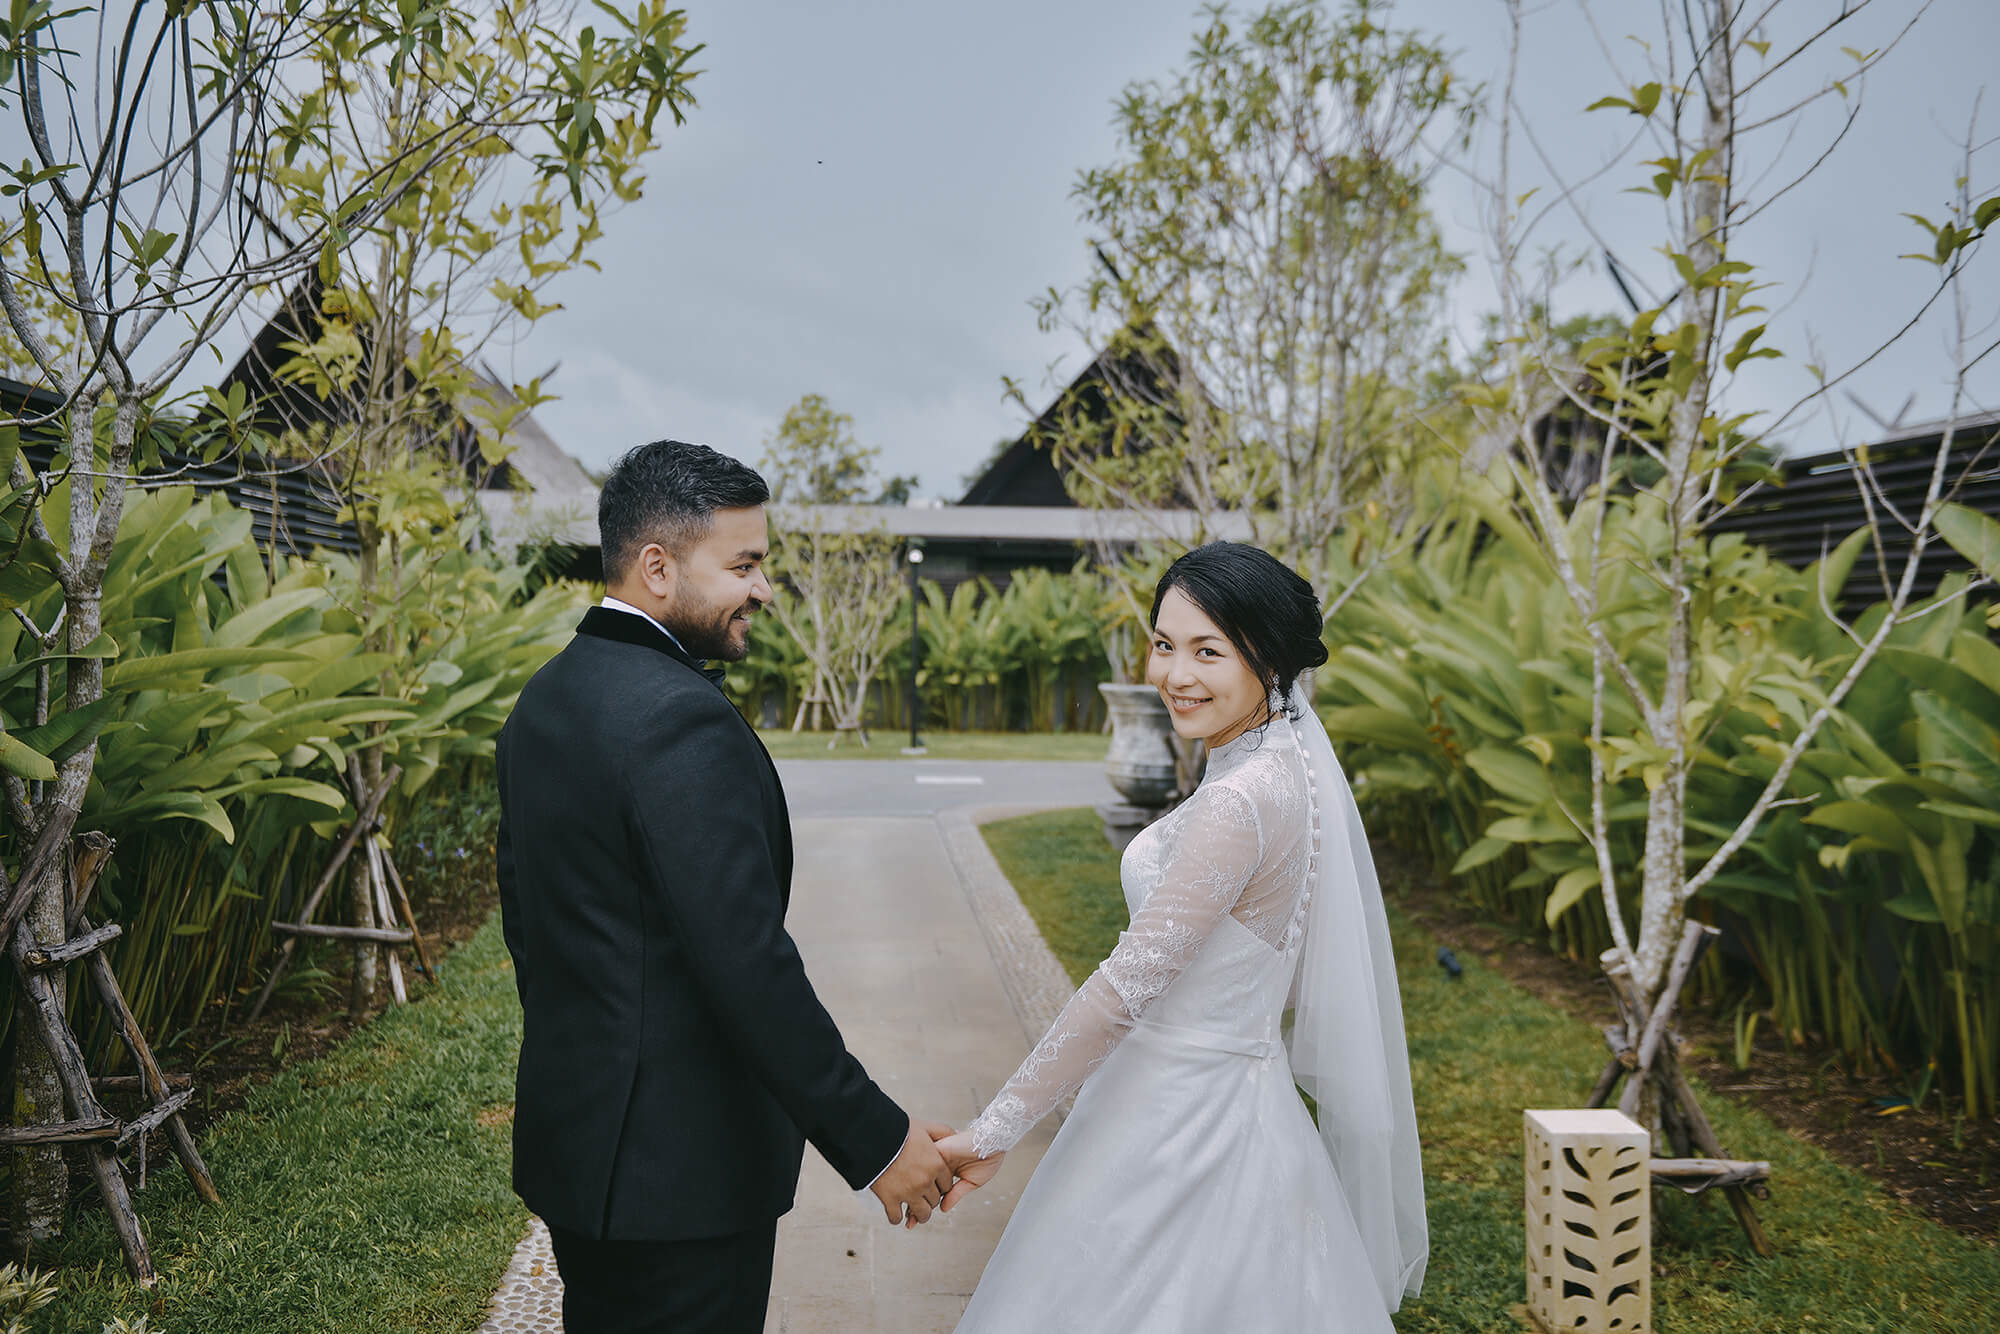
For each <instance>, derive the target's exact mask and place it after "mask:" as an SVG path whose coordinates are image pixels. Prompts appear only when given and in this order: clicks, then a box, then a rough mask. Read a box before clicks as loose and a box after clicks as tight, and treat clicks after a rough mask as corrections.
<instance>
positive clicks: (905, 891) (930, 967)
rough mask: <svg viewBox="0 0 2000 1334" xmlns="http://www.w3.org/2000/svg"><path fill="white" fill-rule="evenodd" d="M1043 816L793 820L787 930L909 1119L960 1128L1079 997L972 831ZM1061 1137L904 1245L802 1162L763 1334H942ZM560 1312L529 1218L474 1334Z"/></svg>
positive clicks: (521, 1333)
mask: <svg viewBox="0 0 2000 1334" xmlns="http://www.w3.org/2000/svg"><path fill="white" fill-rule="evenodd" d="M1043 808H1044V807H1043V806H1042V805H1037V804H1024V805H1017V806H1004V807H991V806H989V807H986V808H984V809H973V808H967V807H960V808H956V809H945V810H940V811H937V812H936V813H935V814H934V815H931V814H926V815H924V816H921V817H915V818H912V817H895V818H843V819H804V820H797V821H795V824H794V831H793V832H794V839H795V842H796V843H797V845H798V859H797V860H798V868H799V869H798V872H797V878H796V887H795V891H794V896H793V911H792V915H791V919H790V926H791V929H792V932H793V935H794V937H795V938H796V939H797V941H798V944H799V949H800V952H801V953H802V954H803V955H804V956H805V960H806V966H807V969H808V971H809V972H810V973H811V975H812V978H813V982H814V985H815V987H816V988H817V990H818V991H819V994H820V998H821V999H822V1000H823V1001H824V1002H825V1003H826V1005H827V1008H828V1009H829V1010H831V1011H832V1013H833V1016H834V1018H835V1019H836V1020H837V1021H838V1022H839V1024H840V1026H841V1030H842V1032H843V1033H844V1034H845V1036H846V1038H847V1041H848V1045H849V1047H850V1048H851V1049H852V1050H853V1051H854V1052H855V1054H856V1055H857V1056H859V1057H860V1058H861V1060H862V1062H863V1063H864V1064H865V1065H866V1066H867V1067H868V1070H869V1072H870V1073H871V1074H873V1075H874V1076H875V1078H876V1080H877V1081H878V1082H880V1083H881V1084H882V1086H883V1088H884V1089H886V1090H887V1091H888V1093H889V1094H890V1096H891V1097H894V1098H895V1099H896V1100H897V1101H898V1102H899V1103H901V1104H902V1105H903V1106H905V1107H906V1108H908V1109H909V1110H911V1111H912V1112H913V1113H915V1114H917V1115H919V1116H928V1117H933V1118H936V1119H939V1120H945V1121H949V1122H951V1123H952V1124H954V1125H963V1124H964V1123H965V1122H966V1121H967V1120H969V1119H971V1117H972V1116H973V1115H974V1114H975V1113H977V1112H978V1110H979V1109H980V1108H982V1107H984V1106H985V1104H986V1101H987V1099H988V1098H990V1097H991V1096H992V1094H993V1093H994V1091H995V1090H996V1089H997V1088H998V1086H999V1084H1000V1083H1001V1082H1002V1081H1003V1080H1005V1079H1006V1077H1007V1076H1008V1075H1009V1074H1011V1073H1012V1072H1013V1069H1014V1067H1015V1065H1016V1064H1018V1063H1019V1061H1020V1059H1021V1057H1022V1056H1023V1055H1024V1054H1025V1053H1026V1051H1027V1049H1028V1046H1029V1044H1030V1043H1031V1042H1032V1041H1033V1039H1035V1038H1037V1037H1040V1036H1041V1034H1042V1033H1043V1031H1044V1030H1046V1028H1047V1027H1048V1025H1049V1023H1050V1021H1051V1020H1053V1019H1054V1017H1055V1015H1056V1013H1057V1011H1059V1010H1060V1009H1061V1008H1062V1006H1063V1004H1064V1003H1065V1002H1066V1001H1068V999H1069V997H1070V994H1071V992H1072V990H1073V988H1072V987H1071V985H1070V982H1069V978H1068V976H1067V975H1066V974H1065V973H1064V972H1063V969H1062V966H1061V965H1060V964H1059V963H1057V962H1056V959H1055V956H1054V955H1053V954H1052V953H1050V951H1049V948H1048V946H1047V944H1046V943H1044V942H1043V940H1042V937H1041V933H1040V932H1039V931H1038V930H1036V928H1035V925H1034V922H1033V921H1032V920H1031V919H1030V918H1029V916H1028V914H1027V911H1026V910H1025V909H1024V908H1023V907H1022V906H1021V901H1020V899H1019V898H1018V897H1017V896H1016V895H1015V893H1014V889H1013V886H1012V885H1010V884H1008V882H1007V879H1006V877H1005V876H1004V875H1002V874H1001V871H1000V866H999V863H998V862H996V861H995V860H994V858H993V854H992V852H991V851H990V850H989V849H988V848H987V846H986V841H985V839H984V838H983V837H981V835H980V833H979V829H978V826H979V824H981V823H984V822H985V821H987V820H990V819H998V818H1004V817H1005V816H1007V815H1012V814H1020V813H1024V812H1026V811H1029V810H1035V809H1043ZM1058 1122H1059V1118H1058V1117H1051V1118H1049V1119H1048V1120H1047V1121H1045V1122H1044V1123H1043V1124H1042V1126H1041V1127H1039V1128H1038V1129H1037V1130H1036V1131H1035V1132H1034V1133H1033V1134H1031V1135H1030V1136H1029V1138H1028V1139H1027V1140H1025V1141H1023V1143H1022V1144H1021V1145H1020V1146H1019V1147H1018V1148H1017V1149H1016V1150H1015V1151H1014V1153H1012V1154H1010V1155H1009V1157H1008V1163H1007V1168H1006V1170H1005V1171H1004V1172H1002V1174H1001V1176H1000V1178H999V1179H998V1180H996V1181H995V1182H994V1183H993V1184H992V1185H991V1186H988V1187H987V1188H986V1189H984V1190H981V1191H979V1192H978V1193H976V1194H974V1195H972V1196H969V1197H968V1198H967V1199H966V1201H965V1203H964V1204H963V1205H961V1206H960V1207H959V1208H958V1209H955V1210H954V1211H953V1212H952V1214H951V1216H950V1217H949V1218H946V1219H944V1220H942V1221H940V1222H936V1223H933V1224H930V1225H928V1226H925V1227H922V1228H918V1229H916V1230H915V1231H914V1232H908V1233H903V1232H898V1231H895V1230H893V1229H890V1228H889V1227H888V1226H887V1225H886V1224H885V1223H884V1222H883V1220H882V1215H881V1211H880V1208H879V1206H877V1205H876V1203H875V1201H874V1198H873V1197H872V1196H869V1195H866V1194H856V1193H854V1192H851V1191H849V1190H848V1189H847V1186H846V1184H845V1183H844V1182H842V1181H841V1180H840V1178H839V1177H838V1176H837V1175H836V1174H835V1173H834V1172H833V1170H832V1169H831V1168H829V1167H828V1166H827V1165H826V1163H825V1162H824V1161H823V1160H822V1159H821V1158H820V1157H819V1155H818V1154H817V1153H816V1152H814V1151H812V1150H811V1149H810V1148H808V1150H807V1153H806V1163H805V1170H804V1172H803V1173H802V1175H801V1179H800V1182H799V1194H798V1204H797V1207H795V1208H794V1209H793V1211H792V1212H791V1213H790V1214H788V1215H786V1216H785V1218H784V1219H782V1220H781V1221H780V1223H779V1226H778V1253H777V1264H776V1271H775V1273H774V1276H773V1280H772V1298H771V1308H770V1314H769V1316H768V1318H767V1320H766V1323H765V1334H821V1332H824V1334H860V1332H861V1331H875V1332H876V1334H948V1331H950V1330H951V1329H952V1327H953V1326H954V1325H955V1324H956V1323H957V1321H958V1317H959V1315H960V1313H961V1312H962V1311H963V1310H964V1306H965V1301H966V1298H967V1297H968V1296H969V1295H970V1294H971V1292H972V1288H973V1285H974V1284H975V1283H977V1282H978V1279H979V1274H980V1271H981V1270H982V1269H984V1267H985V1264H986V1258H987V1256H988V1255H990V1254H991V1253H992V1250H993V1246H994V1245H995V1243H997V1242H998V1240H999V1237H1000V1232H1001V1230H1002V1229H1003V1228H1004V1227H1005V1226H1006V1221H1007V1218H1008V1216H1009V1215H1010V1214H1011V1213H1012V1210H1013V1204H1014V1199H1015V1197H1016V1194H1017V1192H1018V1191H1019V1190H1020V1188H1021V1186H1022V1184H1023V1183H1025V1182H1026V1181H1027V1179H1028V1176H1029V1175H1030V1173H1031V1172H1032V1171H1033V1169H1034V1166H1035V1164H1036V1163H1038V1162H1039V1161H1040V1159H1041V1154H1042V1151H1043V1150H1044V1149H1045V1148H1046V1147H1047V1145H1048V1142H1049V1139H1050V1138H1051V1137H1052V1136H1053V1134H1054V1131H1055V1128H1056V1125H1057V1124H1058ZM561 1310H562V1280H561V1278H560V1277H559V1276H558V1275H557V1273H556V1268H555V1262H554V1259H553V1257H552V1255H551V1254H550V1251H549V1243H548V1233H547V1231H546V1229H544V1228H543V1227H542V1225H541V1223H540V1222H539V1221H536V1222H535V1223H534V1224H533V1226H532V1227H531V1228H530V1230H529V1233H528V1235H527V1237H526V1238H524V1239H523V1240H522V1242H521V1245H520V1247H519V1248H518V1249H517V1251H516V1252H515V1255H514V1260H513V1263H512V1264H511V1265H510V1266H509V1267H508V1270H507V1273H506V1275H505V1277H504V1278H503V1279H502V1281H501V1284H500V1289H499V1291H498V1293H496V1295H495V1297H494V1305H493V1309H492V1313H491V1315H490V1316H489V1317H488V1319H487V1321H486V1323H485V1324H483V1325H481V1326H480V1328H479V1330H478V1331H477V1334H529V1332H530V1331H533V1332H534V1334H551V1332H553V1331H560V1330H561V1329H562V1316H561Z"/></svg>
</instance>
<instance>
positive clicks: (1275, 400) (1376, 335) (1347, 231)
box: [1037, 0, 1473, 615]
mask: <svg viewBox="0 0 2000 1334" xmlns="http://www.w3.org/2000/svg"><path fill="white" fill-rule="evenodd" d="M1387 9H1388V6H1386V5H1384V4H1379V3H1375V2H1374V0H1348V3H1345V4H1343V5H1342V6H1341V7H1340V8H1339V11H1338V12H1337V13H1335V14H1332V15H1329V14H1328V13H1327V12H1326V10H1325V9H1324V8H1323V7H1322V6H1321V5H1320V4H1318V3H1313V2H1312V0H1281V3H1276V4H1273V5H1271V6H1270V7H1269V8H1266V9H1264V10H1262V11H1259V12H1257V13H1254V14H1250V15H1247V16H1241V17H1239V16H1238V15H1237V14H1235V13H1233V12H1232V11H1231V10H1230V8H1229V7H1228V6H1225V5H1220V4H1216V5H1210V6H1209V7H1207V9H1206V10H1205V11H1204V16H1205V21H1204V25H1203V27H1202V28H1201V30H1200V31H1198V32H1197V33H1196V34H1195V39H1194V46H1193V49H1192V51H1191V52H1190V54H1189V57H1188V62H1187V64H1186V66H1185V67H1184V68H1183V69H1181V70H1180V71H1178V72H1177V73H1176V74H1175V75H1174V76H1173V77H1172V79H1171V81H1168V82H1152V81H1148V82H1141V83H1135V84H1133V85H1131V86H1130V87H1128V88H1127V89H1126V90H1125V92H1124V94H1123V95H1122V96H1121V98H1120V99H1119V101H1118V105H1117V110H1116V114H1115V117H1114V126H1115V128H1116V131H1117V134H1118V138H1119V153H1118V157H1117V159H1116V160H1115V161H1114V162H1113V163H1112V164H1110V165H1108V166H1105V167H1101V168H1096V169H1092V170H1088V171H1085V172H1083V173H1082V174H1081V175H1080V176H1079V177H1078V179H1077V183H1076V187H1075V189H1074V192H1073V193H1074V195H1075V197H1076V199H1077V201H1078V204H1079V208H1080V211H1081V213H1082V217H1083V221H1084V224H1085V226H1086V227H1087V228H1088V229H1089V231H1090V234H1091V237H1092V241H1093V243H1094V245H1095V246H1096V249H1097V255H1098V257H1099V260H1100V263H1099V266H1098V268H1097V270H1096V272H1095V273H1094V275H1093V276H1092V278H1091V279H1090V280H1089V281H1087V282H1085V283H1083V284H1082V285H1080V286H1079V287H1078V288H1076V289H1075V290H1072V291H1069V292H1056V291H1051V292H1049V293H1048V294H1047V295H1046V296H1045V297H1043V298H1042V299H1041V300H1040V301H1039V302H1038V303H1037V304H1038V307H1039V310H1040V313H1041V317H1042V320H1043V323H1044V326H1045V327H1063V328H1067V329H1069V330H1071V331H1072V332H1074V333H1075V334H1077V335H1078V336H1079V337H1080V338H1081V339H1082V341H1084V342H1085V343H1086V344H1087V345H1089V346H1091V347H1093V348H1097V349H1101V352H1100V355H1099V356H1098V358H1097V360H1096V361H1095V362H1094V363H1093V366H1092V368H1091V371H1090V373H1088V374H1086V375H1085V376H1084V377H1082V378H1081V379H1080V380H1079V381H1077V382H1076V384H1075V386H1074V387H1073V389H1072V390H1071V392H1069V393H1068V394H1066V396H1065V398H1064V399H1063V400H1062V401H1061V402H1059V403H1058V405H1057V412H1056V414H1055V421H1054V429H1053V430H1052V431H1051V432H1050V433H1049V436H1050V438H1048V439H1047V440H1045V441H1044V443H1045V444H1046V445H1047V447H1049V448H1051V449H1052V450H1053V452H1054V454H1055V457H1056V461H1057V463H1058V466H1059V467H1060V468H1061V469H1062V470H1063V471H1064V473H1065V476H1066V481H1067V484H1068V485H1069V487H1070V490H1071V492H1072V494H1073V495H1074V497H1075V498H1076V499H1077V501H1078V502H1079V503H1081V504H1084V505H1091V506H1100V507H1107V508H1119V509H1141V510H1144V509H1191V510H1193V511H1194V512H1195V513H1196V514H1197V515H1198V516H1200V518H1201V519H1202V530H1201V531H1200V532H1198V533H1196V534H1195V535H1194V540H1196V541H1200V540H1205V539H1207V538H1210V537H1213V536H1217V535H1219V534H1220V533H1221V532H1223V531H1227V530H1228V527H1229V525H1228V523H1226V522H1225V521H1223V519H1222V516H1224V515H1230V516H1234V517H1235V518H1237V519H1239V520H1240V519H1242V518H1247V520H1248V523H1249V526H1250V539H1251V540H1252V541H1255V542H1256V543H1258V544H1259V545H1261V546H1264V547H1266V548H1268V549H1270V550H1271V551H1273V552H1275V553H1277V554H1278V555H1279V556H1280V557H1281V558H1283V559H1284V560H1286V561H1288V562H1290V563H1292V564H1294V565H1295V566H1297V567H1298V568H1299V569H1300V570H1302V571H1303V572H1305V573H1306V574H1307V575H1308V576H1309V577H1310V578H1312V579H1313V581H1314V583H1315V585H1316V586H1317V587H1318V588H1319V589H1320V591H1321V593H1322V595H1323V596H1325V597H1326V598H1327V600H1328V608H1327V610H1328V613H1329V615H1331V614H1332V612H1333V611H1334V610H1336V609H1337V607H1338V605H1339V603H1340V601H1341V600H1342V598H1344V597H1345V596H1346V595H1347V593H1348V592H1349V591H1351V589H1352V588H1353V587H1354V586H1355V585H1356V583H1357V581H1356V580H1355V579H1354V578H1353V577H1352V574H1353V572H1354V567H1356V566H1358V567H1359V568H1361V569H1366V568H1368V567H1369V566H1370V565H1371V564H1372V563H1373V562H1374V561H1375V560H1376V559H1379V558H1380V557H1381V555H1382V554H1383V553H1385V552H1388V551H1392V550H1395V549H1397V548H1398V547H1399V546H1400V545H1401V543H1402V541H1403V539H1404V538H1405V537H1406V536H1407V535H1408V534H1409V533H1410V532H1412V531H1414V530H1416V529H1419V528H1421V526H1422V523H1423V521H1424V518H1425V516H1427V515H1429V514H1431V513H1434V508H1435V499H1436V493H1437V491H1438V490H1439V489H1441V487H1442V486H1443V485H1448V480H1447V479H1448V477H1449V475H1450V473H1451V472H1452V471H1453V468H1452V466H1451V465H1450V463H1449V461H1448V457H1447V454H1448V452H1447V451H1445V450H1443V449H1441V448H1440V447H1439V441H1438V440H1437V438H1436V434H1435V431H1434V429H1433V428H1430V427H1427V426H1426V425H1425V423H1424V421H1423V411H1422V410H1423V409H1424V408H1425V407H1426V406H1427V403H1426V395H1425V388H1426V386H1427V384H1429V383H1432V382H1433V381H1432V380H1431V375H1432V373H1433V372H1434V371H1435V370H1436V369H1437V368H1438V367H1439V365H1440V364H1441V363H1442V360H1443V350H1444V337H1443V327H1444V326H1443V318H1444V300H1445V296H1446V292H1447V289H1448V286H1449V283H1450V280H1451V279H1452V278H1453V276H1454V275H1456V274H1457V273H1458V271H1459V268H1460V264H1459V261H1458V259H1457V258H1456V257H1455V256H1453V255H1451V254H1450V253H1449V252H1447V250H1446V249H1445V247H1444V244H1443V241H1442V239H1441V236H1440V234H1439V231H1438V228H1437V225H1436V223H1435V221H1434V220H1433V219H1432V217H1431V215H1430V213H1429V211H1428V209H1427V207H1426V203H1425V200H1426V194H1427V190H1428V187H1429V184H1430V181H1431V178H1432V176H1433V174H1434V173H1435V172H1436V171H1437V169H1438V166H1439V162H1440V158H1439V154H1440V151H1441V150H1443V149H1444V148H1446V147H1447V146H1449V145H1450V144H1452V143H1454V142H1458V141H1461V140H1462V139H1463V136H1464V135H1465V133H1466V131H1467V130H1468V128H1469V126H1470V125H1471V123H1472V107H1473V98H1472V92H1473V90H1471V89H1469V88H1467V87H1465V86H1464V84H1463V83H1462V82H1461V81H1460V80H1459V79H1458V78H1457V76H1456V75H1455V74H1454V72H1453V70H1452V67H1451V63H1450V60H1449V59H1448V57H1447V55H1446V53H1445V51H1444V49H1443V48H1442V47H1441V46H1439V45H1437V44H1436V43H1434V42H1432V41H1430V40H1428V39H1426V38H1425V37H1423V36H1421V35H1418V34H1415V33H1409V32H1401V31H1396V30H1393V29H1391V28H1389V27H1388V26H1387ZM1163 536H1164V535H1163ZM1336 585H1338V586H1336Z"/></svg>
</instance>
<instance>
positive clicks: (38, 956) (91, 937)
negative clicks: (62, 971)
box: [22, 922, 125, 973]
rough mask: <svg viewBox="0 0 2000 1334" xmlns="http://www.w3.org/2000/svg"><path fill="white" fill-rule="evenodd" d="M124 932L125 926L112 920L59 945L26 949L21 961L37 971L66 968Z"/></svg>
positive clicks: (44, 971) (43, 971)
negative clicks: (107, 924)
mask: <svg viewBox="0 0 2000 1334" xmlns="http://www.w3.org/2000/svg"><path fill="white" fill-rule="evenodd" d="M124 934H125V928H124V927H122V926H119V925H118V924H117V923H116V922H113V923H111V924H110V925H109V926H100V927H98V928H97V929H96V930H95V931H90V932H86V933H85V934H83V935H80V936H76V937H74V938H73V939H70V940H65V941H64V942H63V943H62V944H60V945H51V946H50V947H49V948H47V949H43V948H41V947H40V946H37V947H36V948H34V949H31V950H28V951H26V952H25V953H24V954H23V955H22V961H23V962H25V963H26V964H27V966H28V967H30V968H32V969H34V970H35V971H36V972H39V973H46V972H48V971H50V970H51V969H55V968H67V967H69V966H70V965H71V964H73V963H75V962H76V961H77V960H78V959H82V958H86V957H88V956H90V955H92V954H95V953H96V952H97V951H99V950H101V949H103V948H104V947H105V946H106V945H109V944H110V943H111V942H112V941H114V940H116V939H118V937H120V936H122V935H124Z"/></svg>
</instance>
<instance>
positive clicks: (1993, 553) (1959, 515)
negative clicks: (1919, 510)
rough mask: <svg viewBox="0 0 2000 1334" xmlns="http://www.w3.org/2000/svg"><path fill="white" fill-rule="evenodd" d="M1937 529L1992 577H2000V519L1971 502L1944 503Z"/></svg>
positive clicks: (1959, 551)
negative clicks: (1982, 511)
mask: <svg viewBox="0 0 2000 1334" xmlns="http://www.w3.org/2000/svg"><path fill="white" fill-rule="evenodd" d="M1935 522H1936V523H1937V530H1938V532H1939V534H1941V535H1942V536H1943V537H1944V540H1945V541H1947V542H1949V543H1951V548H1952V550H1954V551H1956V552H1957V553H1958V554H1959V555H1961V556H1963V557H1965V559H1966V560H1967V561H1969V562H1970V563H1971V565H1972V568H1973V569H1975V570H1978V571H1979V572H1980V573H1981V574H1983V575H1985V576H1986V577H1987V578H1988V579H1995V580H2000V522H1996V521H1995V520H1993V519H1991V518H1988V517H1987V516H1986V515H1984V514H1981V513H1980V512H1979V511H1978V510H1976V509H1973V508H1971V507H1970V506H1968V505H1940V506H1939V507H1938V512H1937V518H1936V521H1935Z"/></svg>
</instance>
